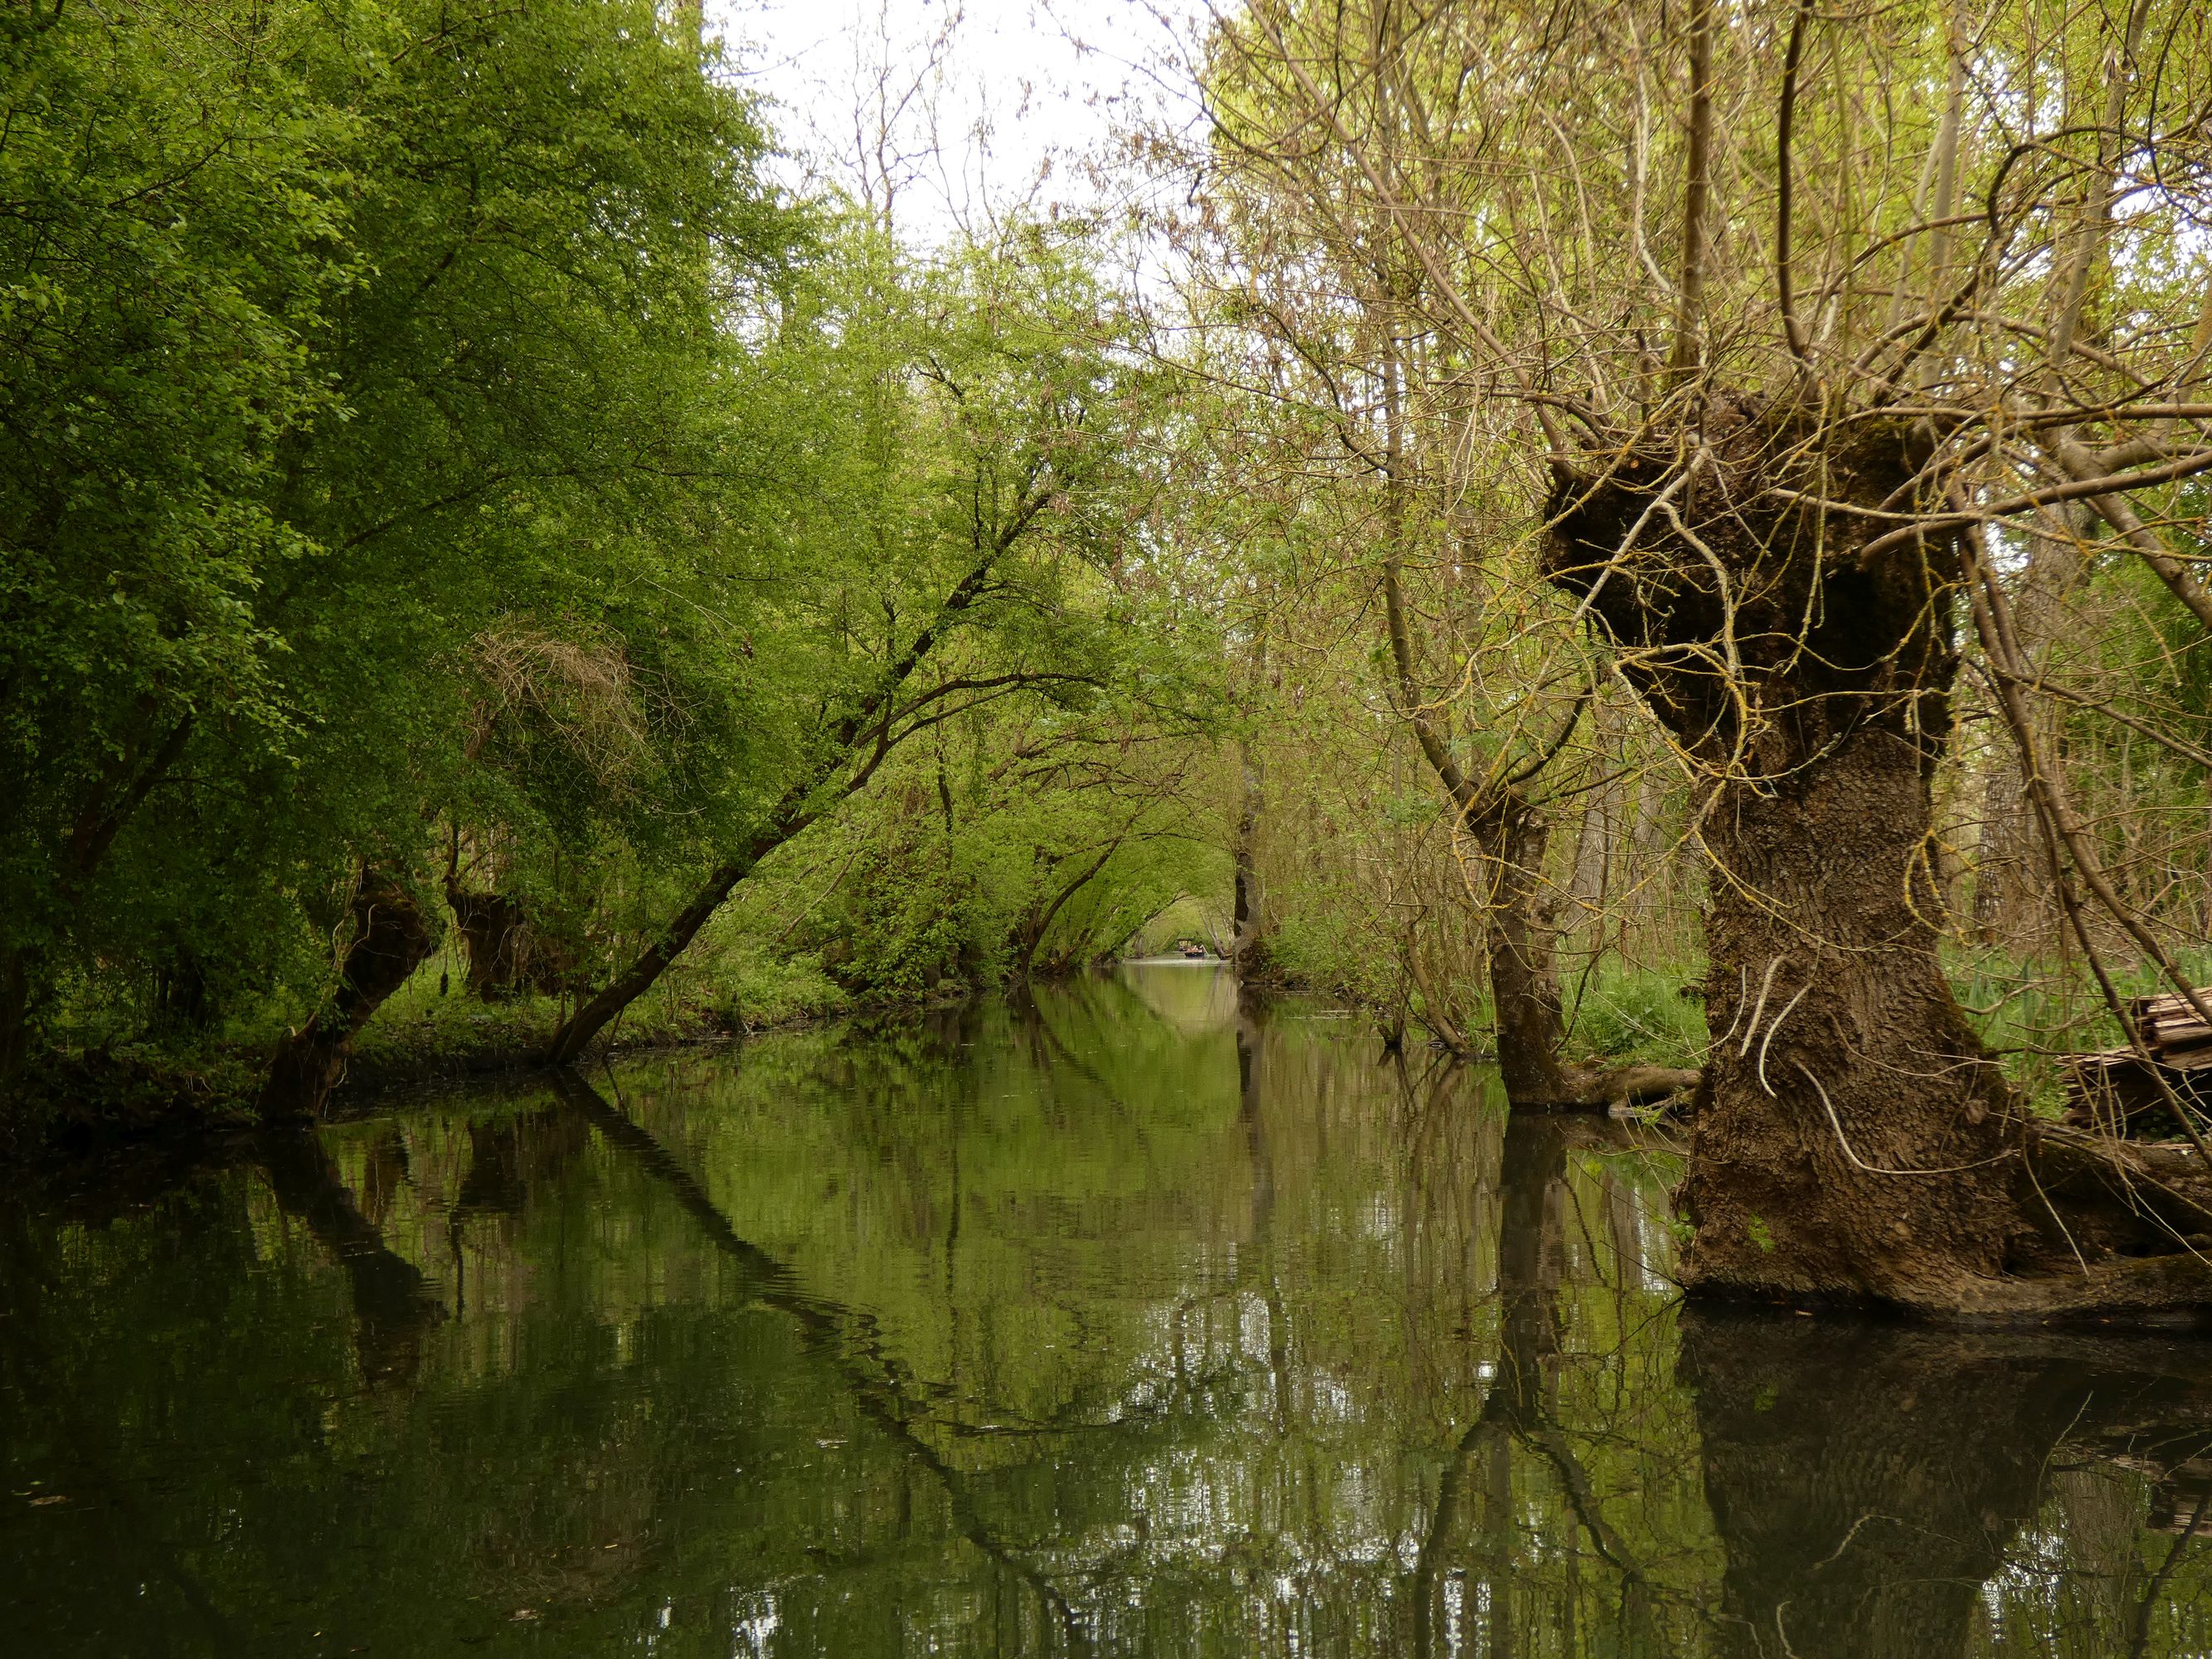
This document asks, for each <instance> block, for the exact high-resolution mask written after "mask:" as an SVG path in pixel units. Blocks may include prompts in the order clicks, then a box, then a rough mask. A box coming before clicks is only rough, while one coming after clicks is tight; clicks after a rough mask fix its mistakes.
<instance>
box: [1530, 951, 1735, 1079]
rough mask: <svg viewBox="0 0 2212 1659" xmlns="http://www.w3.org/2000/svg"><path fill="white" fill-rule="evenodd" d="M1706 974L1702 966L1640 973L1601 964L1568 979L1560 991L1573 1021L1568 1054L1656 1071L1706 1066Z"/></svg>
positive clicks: (1614, 964)
mask: <svg viewBox="0 0 2212 1659" xmlns="http://www.w3.org/2000/svg"><path fill="white" fill-rule="evenodd" d="M1704 974H1705V964H1704V963H1685V964H1683V965H1681V966H1680V967H1672V968H1635V967H1631V966H1629V965H1628V964H1627V963H1620V962H1601V963H1598V964H1597V966H1596V967H1595V968H1594V969H1592V970H1591V971H1590V972H1589V974H1588V975H1569V976H1568V977H1567V978H1566V980H1565V982H1564V983H1563V984H1562V985H1561V987H1560V989H1561V991H1562V993H1563V994H1564V995H1565V1000H1566V1004H1567V1016H1568V1018H1569V1019H1570V1020H1571V1022H1572V1024H1571V1027H1570V1029H1569V1031H1568V1034H1567V1047H1568V1050H1569V1052H1570V1053H1574V1054H1582V1053H1584V1052H1587V1053H1588V1054H1590V1055H1591V1056H1593V1057H1595V1058H1598V1059H1604V1060H1621V1061H1631V1060H1638V1061H1643V1062H1645V1063H1647V1064H1650V1065H1654V1066H1696V1065H1699V1064H1700V1063H1702V1061H1703V1060H1704V1058H1705V1048H1706V1045H1707V1041H1708V1039H1707V1036H1706V1031H1705V998H1704V996H1703V994H1702V993H1701V991H1700V989H1699V981H1700V980H1701V979H1702V978H1703V977H1704ZM1577 991H1579V993H1580V995H1579V1000H1577Z"/></svg>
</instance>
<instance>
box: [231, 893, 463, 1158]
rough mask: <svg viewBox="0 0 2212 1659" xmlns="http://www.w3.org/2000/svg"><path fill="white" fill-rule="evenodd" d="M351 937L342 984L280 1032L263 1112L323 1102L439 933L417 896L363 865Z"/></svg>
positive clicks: (298, 1111)
mask: <svg viewBox="0 0 2212 1659" xmlns="http://www.w3.org/2000/svg"><path fill="white" fill-rule="evenodd" d="M349 914H350V915H351V916H352V919H353V942H352V943H351V944H350V945H348V946H347V947H346V953H345V961H344V963H343V965H342V966H341V967H340V969H339V971H338V987H337V992H336V993H335V994H333V995H332V996H331V1000H330V1002H329V1003H328V1005H327V1006H324V1007H322V1008H320V1009H318V1010H317V1011H316V1012H315V1013H314V1014H313V1016H311V1017H310V1018H309V1019H308V1021H307V1024H305V1025H303V1026H301V1028H300V1029H299V1030H296V1031H288V1032H286V1033H285V1035H284V1036H283V1037H282V1038H280V1039H278V1041H277V1043H276V1052H275V1053H274V1054H272V1055H271V1056H270V1061H269V1075H268V1077H267V1078H266V1079H264V1082H263V1084H262V1089H261V1115H263V1116H264V1117H270V1118H278V1117H290V1116H304V1115H313V1113H316V1112H319V1111H320V1110H321V1109H322V1106H323V1103H324V1102H325V1100H327V1099H328V1098H329V1097H330V1092H331V1089H332V1088H333V1087H334V1086H336V1085H337V1080H338V1078H339V1076H340V1074H341V1073H343V1070H344V1068H345V1057H346V1055H347V1054H349V1053H350V1052H351V1051H352V1048H353V1040H354V1038H355V1037H356V1036H359V1035H360V1032H361V1028H362V1026H364V1025H366V1024H368V1022H369V1018H370V1017H371V1016H372V1015H374V1013H375V1012H376V1011H377V1010H378V1009H379V1008H380V1007H382V1006H384V1002H385V1000H386V998H388V997H389V996H391V994H392V993H393V992H394V991H397V990H398V988H399V987H401V986H402V985H404V984H405V983H406V982H407V977H408V975H410V974H412V973H413V972H414V971H415V970H416V969H417V968H419V967H421V966H422V963H423V962H424V961H425V960H426V959H427V958H428V957H429V954H430V952H431V950H432V949H433V948H434V946H435V944H436V941H435V939H433V938H432V937H431V933H430V928H429V926H428V922H427V921H425V920H424V918H423V915H422V910H421V908H419V907H418V906H417V905H416V902H415V900H414V896H412V895H411V894H410V893H409V892H408V891H407V890H406V889H405V888H404V887H402V886H401V885H400V884H398V883H397V882H395V881H393V880H392V878H390V877H388V876H386V875H383V874H382V873H380V872H378V871H377V870H375V869H374V868H373V867H372V866H368V865H363V866H362V869H361V874H360V875H359V876H358V877H357V878H356V879H355V882H354V890H353V902H352V903H351V904H350V906H349Z"/></svg>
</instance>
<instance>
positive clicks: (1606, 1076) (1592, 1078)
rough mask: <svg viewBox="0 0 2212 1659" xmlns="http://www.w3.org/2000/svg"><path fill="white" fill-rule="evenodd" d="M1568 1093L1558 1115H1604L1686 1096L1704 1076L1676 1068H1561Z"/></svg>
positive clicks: (1556, 1106)
mask: <svg viewBox="0 0 2212 1659" xmlns="http://www.w3.org/2000/svg"><path fill="white" fill-rule="evenodd" d="M1562 1070H1563V1072H1564V1074H1565V1081H1566V1085H1567V1092H1566V1095H1565V1097H1564V1098H1563V1099H1561V1100H1559V1102H1557V1103H1556V1104H1555V1109H1557V1110H1560V1111H1584V1112H1595V1111H1607V1110H1611V1109H1614V1108H1617V1107H1620V1108H1625V1107H1630V1106H1650V1105H1655V1104H1656V1103H1661V1102H1664V1101H1668V1100H1672V1099H1673V1098H1674V1097H1676V1096H1678V1095H1680V1096H1687V1095H1688V1094H1689V1093H1690V1092H1691V1091H1692V1090H1694V1089H1695V1088H1696V1087H1697V1086H1698V1083H1699V1079H1701V1078H1702V1077H1703V1076H1704V1075H1705V1073H1702V1072H1698V1071H1692V1070H1689V1069H1687V1068H1685V1067H1683V1066H1640V1065H1639V1066H1597V1065H1588V1066H1565V1067H1563V1068H1562Z"/></svg>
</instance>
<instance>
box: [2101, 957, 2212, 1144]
mask: <svg viewBox="0 0 2212 1659" xmlns="http://www.w3.org/2000/svg"><path fill="white" fill-rule="evenodd" d="M2197 1000H2198V1001H2200V1002H2202V1003H2203V1004H2204V1005H2205V1006H2207V1007H2208V1008H2212V991H2199V992H2197ZM2127 1017H2128V1024H2129V1025H2130V1026H2131V1027H2132V1028H2133V1030H2134V1031H2135V1035H2136V1039H2137V1041H2138V1042H2141V1044H2142V1048H2141V1049H2138V1048H2136V1045H2135V1044H2134V1043H2130V1044H2129V1045H2128V1046H2127V1047H2125V1048H2107V1049H2106V1050H2104V1051H2103V1052H2102V1053H2100V1054H2076V1055H2075V1057H2074V1060H2073V1062H2072V1068H2071V1069H2072V1073H2073V1075H2072V1078H2071V1079H2070V1080H2069V1085H2068V1088H2067V1097H2068V1100H2069V1110H2068V1112H2067V1114H2066V1115H2067V1117H2068V1118H2069V1120H2070V1121H2074V1122H2077V1123H2091V1122H2093V1123H2100V1124H2103V1125H2105V1126H2106V1127H2112V1126H2114V1125H2122V1126H2124V1127H2125V1128H2126V1131H2127V1133H2130V1134H2140V1133H2147V1132H2149V1133H2155V1132H2157V1131H2158V1130H2160V1129H2166V1128H2171V1127H2173V1126H2172V1124H2171V1122H2170V1120H2171V1118H2172V1106H2171V1105H2170V1104H2169V1103H2168V1102H2167V1097H2166V1091H2168V1090H2171V1091H2172V1092H2173V1093H2174V1094H2175V1095H2178V1096H2179V1097H2180V1098H2181V1099H2182V1100H2183V1101H2185V1102H2187V1103H2190V1104H2191V1105H2193V1106H2195V1107H2197V1108H2198V1109H2200V1110H2203V1111H2204V1112H2207V1113H2212V1024H2208V1023H2207V1022H2206V1021H2205V1019H2204V1018H2203V1015H2201V1014H2199V1013H2198V1012H2197V1010H2196V1009H2194V1008H2192V1007H2191V1006H2190V1004H2189V1000H2188V999H2187V998H2186V997H2184V996H2181V995H2180V994H2178V993H2177V994H2172V995H2168V996H2160V997H2134V998H2131V999H2130V1000H2129V1002H2128V1005H2127ZM2146 1051H2147V1052H2148V1054H2149V1058H2148V1060H2146V1059H2145V1058H2144V1053H2145V1052H2146Z"/></svg>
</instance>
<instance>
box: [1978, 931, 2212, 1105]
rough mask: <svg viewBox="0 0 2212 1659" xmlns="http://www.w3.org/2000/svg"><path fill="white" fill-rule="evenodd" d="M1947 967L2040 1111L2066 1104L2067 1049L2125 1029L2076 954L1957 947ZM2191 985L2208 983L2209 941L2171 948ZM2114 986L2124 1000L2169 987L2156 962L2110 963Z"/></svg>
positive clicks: (2109, 1044) (2087, 1046) (2087, 1050)
mask: <svg viewBox="0 0 2212 1659" xmlns="http://www.w3.org/2000/svg"><path fill="white" fill-rule="evenodd" d="M1946 957H1947V959H1946V962H1945V967H1946V968H1947V969H1948V972H1949V974H1950V978H1951V987H1952V990H1953V993H1954V994H1955V995H1956V996H1957V997H1958V999H1959V1004H1960V1006H1961V1007H1962V1008H1964V1009H1965V1010H1966V1018H1967V1019H1968V1020H1969V1021H1970V1022H1971V1023H1972V1025H1973V1026H1974V1029H1975V1030H1976V1031H1978V1033H1979V1034H1980V1036H1981V1039H1982V1041H1983V1042H1985V1043H1987V1044H1988V1045H1989V1046H1990V1048H1992V1049H1994V1050H1996V1053H1997V1054H1999V1056H2000V1057H2001V1058H2002V1062H2003V1065H2004V1068H2005V1073H2006V1075H2007V1076H2008V1077H2009V1078H2010V1079H2012V1081H2013V1084H2014V1085H2015V1087H2017V1088H2019V1089H2020V1090H2021V1092H2022V1093H2023V1094H2025V1095H2026V1096H2027V1100H2028V1103H2029V1104H2030V1105H2031V1106H2032V1107H2033V1109H2035V1110H2036V1111H2038V1112H2039V1113H2042V1114H2044V1115H2048V1116H2055V1115H2057V1114H2058V1113H2059V1112H2061V1111H2063V1109H2065V1103H2066V1066H2065V1059H2066V1057H2067V1056H2068V1055H2070V1054H2093V1053H2095V1052H2096V1051H2097V1050H2099V1049H2100V1048H2118V1047H2119V1046H2120V1045H2122V1044H2123V1043H2124V1042H2126V1041H2127V1034H2126V1033H2125V1032H2124V1031H2123V1030H2121V1029H2120V1024H2119V1021H2118V1020H2117V1019H2116V1018H2113V1016H2112V1009H2111V1006H2110V1005H2109V1004H2108V1003H2107V1002H2106V1000H2105V995H2104V993H2103V991H2102V990H2101V989H2100V987H2099V986H2098V984H2097V981H2096V979H2095V977H2094V975H2092V974H2091V973H2090V971H2089V969H2088V968H2087V965H2086V964H2085V963H2081V961H2080V959H2079V958H2078V957H2076V958H2073V959H2071V960H2067V961H2058V962H2053V961H2049V960H2039V959H2036V958H2033V957H2013V956H2008V955H2002V954H1999V953H1996V952H1994V951H1965V950H1959V949H1954V950H1952V951H1947V953H1946ZM2174 960H2175V965H2176V966H2177V967H2179V969H2181V971H2182V973H2183V974H2184V975H2185V976H2186V977H2187V978H2188V980H2189V981H2190V983H2191V984H2192V985H2206V984H2212V946H2208V945H2199V946H2197V947H2195V948H2193V949H2186V950H2182V951H2176V952H2175V955H2174ZM2106 971H2107V972H2108V973H2109V974H2110V975H2111V976H2112V989H2113V990H2114V991H2115V992H2116V993H2117V994H2118V995H2119V996H2120V997H2121V998H2122V999H2123V1000H2124V999H2126V998H2129V997H2136V996H2154V995H2157V994H2161V993H2163V992H2166V991H2170V990H2171V989H2172V986H2171V985H2170V984H2169V983H2168V982H2167V981H2166V979H2165V977H2164V976H2163V975H2161V974H2160V972H2159V970H2158V969H2156V968H2155V967H2154V966H2153V965H2151V964H2148V963H2123V962H2117V961H2114V962H2108V963H2106Z"/></svg>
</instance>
